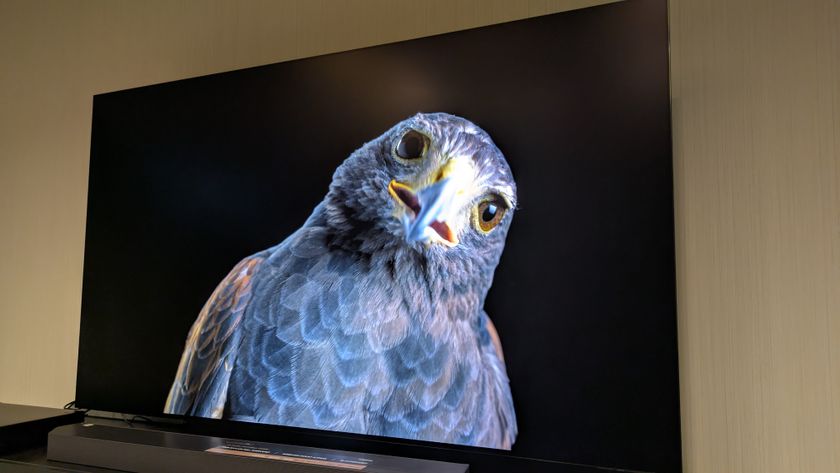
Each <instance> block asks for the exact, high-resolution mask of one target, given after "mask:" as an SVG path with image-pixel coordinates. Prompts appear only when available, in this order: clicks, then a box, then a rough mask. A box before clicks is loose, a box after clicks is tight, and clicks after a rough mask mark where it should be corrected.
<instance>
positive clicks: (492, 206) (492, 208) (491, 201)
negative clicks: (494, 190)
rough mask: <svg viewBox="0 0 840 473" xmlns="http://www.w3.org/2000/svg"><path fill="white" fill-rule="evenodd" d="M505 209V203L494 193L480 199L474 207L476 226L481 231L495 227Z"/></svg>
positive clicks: (503, 214)
mask: <svg viewBox="0 0 840 473" xmlns="http://www.w3.org/2000/svg"><path fill="white" fill-rule="evenodd" d="M506 211H507V203H505V201H504V199H502V198H501V197H499V196H497V195H494V196H490V197H488V198H487V199H484V200H482V201H481V202H480V203H479V204H478V205H477V206H476V208H475V214H476V215H475V216H476V224H477V225H476V226H477V227H478V229H479V230H481V231H482V232H483V233H488V232H490V230H492V229H494V228H496V226H497V225H498V224H499V222H501V221H502V217H504V216H505V212H506Z"/></svg>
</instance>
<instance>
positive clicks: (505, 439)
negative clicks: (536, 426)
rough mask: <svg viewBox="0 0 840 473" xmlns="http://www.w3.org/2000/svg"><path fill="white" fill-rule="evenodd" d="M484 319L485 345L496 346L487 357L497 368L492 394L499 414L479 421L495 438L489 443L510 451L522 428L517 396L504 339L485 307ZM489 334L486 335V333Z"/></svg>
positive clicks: (483, 340)
mask: <svg viewBox="0 0 840 473" xmlns="http://www.w3.org/2000/svg"><path fill="white" fill-rule="evenodd" d="M480 320H481V321H482V323H481V325H483V326H484V329H485V331H484V333H483V334H482V336H481V344H482V345H483V346H485V347H492V348H491V349H489V350H488V352H489V354H490V356H489V357H487V358H486V360H487V363H488V364H487V368H488V369H490V370H492V371H493V376H491V377H490V379H491V380H492V382H491V386H489V388H490V389H489V393H488V394H489V397H490V400H491V402H490V404H491V405H492V406H493V409H494V410H495V416H490V417H487V418H485V419H484V420H483V421H482V420H479V423H481V424H482V427H481V428H480V430H483V431H484V435H485V436H486V437H485V438H486V439H492V440H487V443H488V444H490V445H495V446H496V448H502V449H505V450H510V448H511V447H512V446H513V443H514V442H515V441H516V434H517V431H518V428H517V425H516V412H515V410H514V407H513V397H512V396H511V393H510V381H509V379H508V376H507V369H506V368H505V358H504V354H503V353H502V342H501V340H500V339H499V333H498V332H497V331H496V327H495V325H493V322H492V321H491V320H490V317H489V316H488V315H487V312H485V311H484V310H482V311H481V316H480ZM485 334H486V336H484V335H485ZM490 418H494V419H497V420H498V424H497V423H495V422H487V420H488V419H490Z"/></svg>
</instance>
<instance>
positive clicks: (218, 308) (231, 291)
mask: <svg viewBox="0 0 840 473" xmlns="http://www.w3.org/2000/svg"><path fill="white" fill-rule="evenodd" d="M263 260H264V257H262V256H261V255H254V256H251V257H248V258H245V259H244V260H242V261H240V262H239V264H237V265H236V266H235V267H234V268H233V269H232V270H231V272H230V273H229V274H228V275H227V277H225V279H224V280H223V281H222V282H221V283H220V284H219V285H218V287H216V290H215V291H213V294H212V295H211V296H210V299H209V300H208V301H207V303H206V304H205V305H204V307H203V308H202V309H201V312H200V313H199V315H198V318H197V319H196V321H195V323H193V326H192V328H191V329H190V332H189V335H187V342H186V346H185V347H184V353H183V355H182V356H181V363H180V364H179V366H178V372H177V374H176V375H175V381H174V382H173V383H172V388H171V389H170V391H169V397H168V398H167V400H166V405H165V407H164V412H165V413H167V414H181V415H196V416H201V417H213V418H221V417H222V412H223V411H224V406H225V401H226V399H227V387H228V380H229V378H230V371H231V369H232V367H233V359H234V358H235V357H236V352H237V349H238V345H239V340H240V337H241V333H240V330H238V329H239V327H240V322H241V320H242V314H243V313H244V312H245V308H246V307H247V305H248V301H249V300H250V299H251V292H252V277H253V275H254V273H255V271H256V270H257V269H258V268H259V267H260V265H261V264H262V262H263Z"/></svg>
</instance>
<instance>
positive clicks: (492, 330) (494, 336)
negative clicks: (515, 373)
mask: <svg viewBox="0 0 840 473" xmlns="http://www.w3.org/2000/svg"><path fill="white" fill-rule="evenodd" d="M487 332H488V333H489V334H490V341H492V342H493V347H495V348H496V354H497V355H499V359H500V360H502V362H504V361H505V354H504V353H503V352H502V340H501V339H500V338H499V332H497V331H496V326H495V325H493V321H492V320H490V317H487Z"/></svg>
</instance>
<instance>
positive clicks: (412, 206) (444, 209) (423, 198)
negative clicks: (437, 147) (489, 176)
mask: <svg viewBox="0 0 840 473" xmlns="http://www.w3.org/2000/svg"><path fill="white" fill-rule="evenodd" d="M453 161H454V160H450V162H448V163H447V164H446V165H444V166H443V167H442V168H441V169H440V171H438V173H437V176H438V177H437V179H436V180H435V182H433V183H432V184H429V185H427V186H425V187H421V188H420V189H419V190H415V189H414V188H412V187H411V186H409V185H407V184H404V183H402V182H398V181H396V180H392V181H391V182H390V184H388V192H389V193H390V194H391V196H392V197H393V198H394V200H396V201H397V202H398V203H399V204H401V205H402V206H404V207H405V209H406V211H405V212H404V213H403V214H402V216H401V220H402V224H403V228H405V237H406V240H408V241H409V242H417V241H422V242H429V241H431V242H439V243H443V244H444V245H446V246H448V247H453V246H455V245H457V244H458V237H457V236H456V234H455V232H454V231H453V228H452V222H453V221H454V219H455V217H456V215H457V212H458V210H459V208H460V206H459V205H458V202H457V199H456V196H458V195H459V194H461V193H462V192H461V191H462V188H463V186H462V184H463V179H462V178H461V176H463V174H464V173H463V172H456V170H455V169H454V168H455V166H454V165H453Z"/></svg>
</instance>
